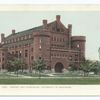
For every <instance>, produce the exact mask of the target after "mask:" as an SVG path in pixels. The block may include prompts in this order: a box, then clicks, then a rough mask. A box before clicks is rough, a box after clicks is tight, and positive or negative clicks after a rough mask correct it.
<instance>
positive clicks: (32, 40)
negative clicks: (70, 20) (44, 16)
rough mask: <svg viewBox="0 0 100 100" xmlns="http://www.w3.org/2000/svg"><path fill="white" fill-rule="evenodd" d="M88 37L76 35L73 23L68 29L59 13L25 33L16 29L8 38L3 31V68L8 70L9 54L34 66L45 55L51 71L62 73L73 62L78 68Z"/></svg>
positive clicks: (0, 59) (0, 46)
mask: <svg viewBox="0 0 100 100" xmlns="http://www.w3.org/2000/svg"><path fill="white" fill-rule="evenodd" d="M85 41H86V39H85V36H73V35H72V25H71V24H68V27H67V28H66V27H65V26H64V25H63V24H62V22H61V18H60V15H57V16H56V20H55V21H53V22H51V23H48V21H47V20H43V21H42V25H41V26H39V27H35V28H32V29H29V30H25V31H22V32H17V33H16V32H15V30H14V29H13V30H12V34H10V35H9V36H7V37H5V34H3V33H2V34H1V44H0V68H1V69H6V67H7V60H8V59H9V55H10V56H11V55H16V57H18V58H21V59H22V60H24V61H25V62H26V68H27V69H31V66H32V62H33V60H36V59H39V58H42V59H44V61H45V64H46V66H47V69H48V70H51V71H54V72H63V70H64V69H67V68H68V66H69V65H70V64H75V65H76V66H77V67H78V66H79V64H80V63H81V62H82V60H83V59H84V58H85Z"/></svg>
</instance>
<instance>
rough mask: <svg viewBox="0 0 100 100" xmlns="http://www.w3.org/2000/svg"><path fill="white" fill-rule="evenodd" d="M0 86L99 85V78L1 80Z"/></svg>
mask: <svg viewBox="0 0 100 100" xmlns="http://www.w3.org/2000/svg"><path fill="white" fill-rule="evenodd" d="M0 84H1V85H2V84H3V85H5V84H7V85H8V84H31V85H44V84H54V85H55V84H58V85H67V84H73V85H74V84H76V85H81V84H82V85H86V84H94V85H95V84H98V85H100V78H41V79H39V78H1V79H0Z"/></svg>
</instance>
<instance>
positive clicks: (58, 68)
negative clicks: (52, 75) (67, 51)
mask: <svg viewBox="0 0 100 100" xmlns="http://www.w3.org/2000/svg"><path fill="white" fill-rule="evenodd" d="M63 68H64V66H63V64H62V63H60V62H58V63H56V65H55V72H56V73H62V71H63Z"/></svg>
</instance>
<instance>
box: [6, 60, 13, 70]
mask: <svg viewBox="0 0 100 100" xmlns="http://www.w3.org/2000/svg"><path fill="white" fill-rule="evenodd" d="M6 68H7V70H8V72H12V71H14V65H13V61H12V60H8V61H7V67H6Z"/></svg>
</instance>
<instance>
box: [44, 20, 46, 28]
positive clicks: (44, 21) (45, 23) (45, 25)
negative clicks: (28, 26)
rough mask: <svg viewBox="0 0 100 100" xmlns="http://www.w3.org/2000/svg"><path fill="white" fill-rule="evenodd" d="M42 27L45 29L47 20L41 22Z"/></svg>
mask: <svg viewBox="0 0 100 100" xmlns="http://www.w3.org/2000/svg"><path fill="white" fill-rule="evenodd" d="M43 27H44V28H47V20H43Z"/></svg>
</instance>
